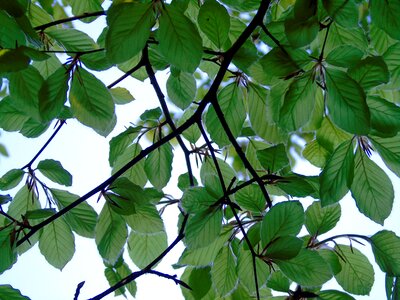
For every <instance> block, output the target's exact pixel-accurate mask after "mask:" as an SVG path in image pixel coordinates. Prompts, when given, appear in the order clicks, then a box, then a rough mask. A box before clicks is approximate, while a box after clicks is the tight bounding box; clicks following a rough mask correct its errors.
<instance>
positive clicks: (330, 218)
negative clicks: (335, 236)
mask: <svg viewBox="0 0 400 300" xmlns="http://www.w3.org/2000/svg"><path fill="white" fill-rule="evenodd" d="M340 216H341V208H340V205H339V204H333V205H329V206H325V207H322V206H321V203H320V202H319V201H316V202H313V204H311V205H310V206H309V207H308V208H307V210H306V221H305V225H306V228H307V231H308V232H309V233H310V234H311V235H320V234H324V233H326V232H328V231H329V230H331V229H333V228H335V226H336V224H337V222H338V221H339V219H340Z"/></svg>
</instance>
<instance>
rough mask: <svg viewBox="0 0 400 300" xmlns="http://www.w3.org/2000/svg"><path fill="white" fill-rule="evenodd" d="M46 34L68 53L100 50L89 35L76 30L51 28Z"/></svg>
mask: <svg viewBox="0 0 400 300" xmlns="http://www.w3.org/2000/svg"><path fill="white" fill-rule="evenodd" d="M46 34H47V35H48V36H50V37H52V38H53V39H55V40H56V41H57V42H58V43H59V44H60V45H61V46H62V47H63V48H65V49H66V50H67V51H77V52H81V51H90V50H94V49H98V48H99V46H98V45H96V43H95V42H94V41H93V39H92V38H91V37H90V36H89V35H88V34H86V33H85V32H82V31H80V30H77V29H74V28H51V29H47V30H46Z"/></svg>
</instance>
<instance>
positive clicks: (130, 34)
mask: <svg viewBox="0 0 400 300" xmlns="http://www.w3.org/2000/svg"><path fill="white" fill-rule="evenodd" d="M154 22H155V17H154V11H153V5H152V4H151V3H137V2H133V3H118V4H116V5H113V6H111V8H110V9H109V10H108V13H107V24H108V26H109V30H108V32H107V36H106V50H107V57H108V59H109V60H110V61H112V62H113V63H122V62H124V61H126V60H128V59H130V58H132V57H134V56H135V55H136V54H138V53H139V52H140V51H141V50H142V49H143V48H144V47H145V46H146V42H147V40H148V39H149V37H150V31H151V28H152V27H153V25H154Z"/></svg>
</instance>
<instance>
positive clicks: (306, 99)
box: [279, 72, 316, 131]
mask: <svg viewBox="0 0 400 300" xmlns="http://www.w3.org/2000/svg"><path fill="white" fill-rule="evenodd" d="M315 93H316V85H315V84H314V76H313V72H309V73H306V74H304V75H303V76H301V77H299V78H296V79H294V80H293V81H292V83H291V84H290V86H289V89H288V91H287V92H286V94H285V100H284V103H283V106H282V107H281V110H280V116H279V124H280V125H281V126H282V127H283V128H285V129H287V130H288V131H294V130H297V129H298V128H300V127H302V126H303V125H305V124H306V123H307V122H308V120H309V119H310V117H311V114H312V111H313V109H314V103H315Z"/></svg>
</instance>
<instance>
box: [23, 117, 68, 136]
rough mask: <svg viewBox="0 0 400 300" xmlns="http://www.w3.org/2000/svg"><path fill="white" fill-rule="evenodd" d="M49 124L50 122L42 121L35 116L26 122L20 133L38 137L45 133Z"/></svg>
mask: <svg viewBox="0 0 400 300" xmlns="http://www.w3.org/2000/svg"><path fill="white" fill-rule="evenodd" d="M60 117H61V116H60ZM49 125H50V123H42V122H39V121H37V120H35V119H33V118H30V119H28V121H26V122H25V123H24V125H23V126H22V128H21V130H20V133H21V134H22V135H23V136H25V137H28V138H36V137H38V136H40V135H41V134H43V133H44V132H45V131H46V130H47V129H48V128H49Z"/></svg>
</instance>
